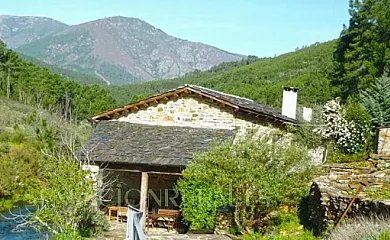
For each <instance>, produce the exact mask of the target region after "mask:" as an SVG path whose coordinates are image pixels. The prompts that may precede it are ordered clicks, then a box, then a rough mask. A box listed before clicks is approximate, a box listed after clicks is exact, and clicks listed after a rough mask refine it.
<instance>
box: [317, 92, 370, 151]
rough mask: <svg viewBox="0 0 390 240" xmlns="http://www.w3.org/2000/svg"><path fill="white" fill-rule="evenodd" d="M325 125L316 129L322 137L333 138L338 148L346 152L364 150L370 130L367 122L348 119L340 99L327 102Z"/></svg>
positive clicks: (324, 114)
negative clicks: (366, 136)
mask: <svg viewBox="0 0 390 240" xmlns="http://www.w3.org/2000/svg"><path fill="white" fill-rule="evenodd" d="M322 119H323V121H324V124H325V125H324V126H323V127H320V128H317V129H315V130H314V131H315V132H316V133H318V134H321V136H322V137H324V138H326V139H329V140H333V141H334V142H335V143H336V145H337V146H338V148H339V149H340V150H342V151H343V152H345V153H349V154H350V153H357V152H359V151H361V150H362V147H363V145H364V144H365V143H366V141H367V139H366V138H365V135H366V133H367V132H369V131H370V129H369V124H368V123H367V122H358V123H357V122H355V121H353V120H351V121H349V120H347V118H346V116H345V110H344V109H343V108H342V106H341V105H340V102H339V100H338V99H336V100H331V101H329V102H327V103H326V104H325V106H324V110H323V111H322Z"/></svg>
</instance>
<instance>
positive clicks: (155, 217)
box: [147, 213, 177, 232]
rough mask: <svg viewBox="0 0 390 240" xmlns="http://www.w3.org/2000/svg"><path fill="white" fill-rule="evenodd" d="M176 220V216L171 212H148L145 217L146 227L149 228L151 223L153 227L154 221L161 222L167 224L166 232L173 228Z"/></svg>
mask: <svg viewBox="0 0 390 240" xmlns="http://www.w3.org/2000/svg"><path fill="white" fill-rule="evenodd" d="M176 221H177V216H175V215H173V214H158V213H152V214H148V218H147V228H148V229H149V226H150V225H151V226H152V227H154V224H155V223H158V222H163V223H166V224H167V228H168V232H169V230H170V229H173V228H174V226H175V224H176Z"/></svg>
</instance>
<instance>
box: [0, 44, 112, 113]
mask: <svg viewBox="0 0 390 240" xmlns="http://www.w3.org/2000/svg"><path fill="white" fill-rule="evenodd" d="M0 96H5V97H6V98H8V99H13V100H17V101H19V102H21V103H23V104H27V105H32V106H36V107H38V108H43V109H47V110H49V111H51V112H56V113H58V114H59V115H60V116H62V117H63V118H65V119H68V120H81V119H85V118H89V117H90V116H91V115H93V114H94V113H97V112H101V111H103V110H106V109H108V108H110V107H111V106H113V105H114V104H115V102H114V100H113V99H112V97H111V96H110V94H109V93H108V91H107V90H105V89H103V88H101V87H99V86H98V85H91V86H86V85H80V84H78V83H76V82H74V81H71V80H69V79H65V78H64V77H62V76H60V75H58V74H52V73H50V72H49V70H48V69H45V68H42V67H38V66H36V65H34V64H32V63H29V62H25V61H23V60H22V59H21V58H20V57H19V56H18V54H17V53H15V52H14V51H12V50H10V49H7V48H6V46H5V44H3V43H0Z"/></svg>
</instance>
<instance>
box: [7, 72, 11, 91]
mask: <svg viewBox="0 0 390 240" xmlns="http://www.w3.org/2000/svg"><path fill="white" fill-rule="evenodd" d="M10 78H11V68H8V75H7V98H10V96H11V82H10Z"/></svg>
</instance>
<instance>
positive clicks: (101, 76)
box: [95, 70, 111, 86]
mask: <svg viewBox="0 0 390 240" xmlns="http://www.w3.org/2000/svg"><path fill="white" fill-rule="evenodd" d="M95 74H96V75H97V76H98V77H100V78H101V79H102V80H103V81H104V82H106V83H107V85H108V86H110V84H111V83H110V81H108V80H107V79H106V78H105V77H104V76H103V75H101V74H100V73H98V72H97V71H96V70H95Z"/></svg>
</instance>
